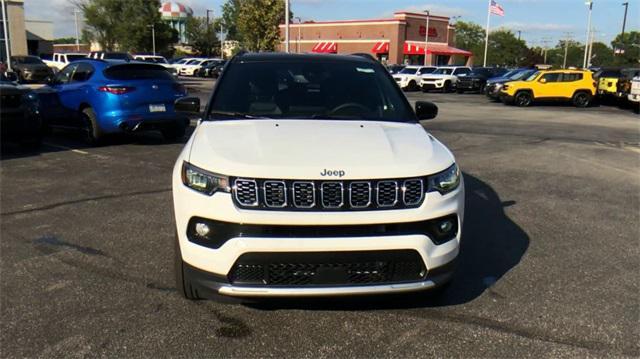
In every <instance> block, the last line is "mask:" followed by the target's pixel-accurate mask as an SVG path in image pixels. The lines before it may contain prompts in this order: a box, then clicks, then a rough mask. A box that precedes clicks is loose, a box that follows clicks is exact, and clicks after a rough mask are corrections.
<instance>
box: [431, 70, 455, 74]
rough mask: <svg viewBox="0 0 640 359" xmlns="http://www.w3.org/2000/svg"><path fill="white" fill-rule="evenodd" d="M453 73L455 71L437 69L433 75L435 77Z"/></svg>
mask: <svg viewBox="0 0 640 359" xmlns="http://www.w3.org/2000/svg"><path fill="white" fill-rule="evenodd" d="M452 73H453V69H437V70H435V71H434V72H432V74H434V75H451V74H452Z"/></svg>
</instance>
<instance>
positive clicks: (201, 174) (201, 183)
mask: <svg viewBox="0 0 640 359" xmlns="http://www.w3.org/2000/svg"><path fill="white" fill-rule="evenodd" d="M182 183H184V185H185V186H187V187H189V188H191V189H193V190H196V191H198V192H201V193H204V194H206V195H209V196H211V195H213V194H214V193H216V192H227V193H228V192H231V187H229V177H227V176H223V175H219V174H215V173H211V172H207V171H205V170H203V169H201V168H198V167H196V166H194V165H192V164H190V163H188V162H183V163H182Z"/></svg>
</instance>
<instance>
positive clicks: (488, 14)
mask: <svg viewBox="0 0 640 359" xmlns="http://www.w3.org/2000/svg"><path fill="white" fill-rule="evenodd" d="M490 20H491V0H489V5H488V6H487V30H486V33H485V35H484V63H483V65H482V66H483V67H487V50H488V49H489V21H490Z"/></svg>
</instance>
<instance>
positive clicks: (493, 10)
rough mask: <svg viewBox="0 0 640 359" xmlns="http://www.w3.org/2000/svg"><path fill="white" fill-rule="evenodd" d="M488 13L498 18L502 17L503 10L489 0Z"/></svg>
mask: <svg viewBox="0 0 640 359" xmlns="http://www.w3.org/2000/svg"><path fill="white" fill-rule="evenodd" d="M489 11H491V13H492V14H496V15H498V16H504V9H503V8H502V6H500V5H499V4H498V3H497V2H495V1H493V0H491V5H490V6H489Z"/></svg>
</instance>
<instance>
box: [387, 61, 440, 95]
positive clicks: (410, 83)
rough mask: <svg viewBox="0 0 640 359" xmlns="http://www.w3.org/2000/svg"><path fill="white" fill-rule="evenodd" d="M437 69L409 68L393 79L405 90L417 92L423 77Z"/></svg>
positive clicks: (427, 67) (424, 67)
mask: <svg viewBox="0 0 640 359" xmlns="http://www.w3.org/2000/svg"><path fill="white" fill-rule="evenodd" d="M435 69H436V67H433V66H407V67H405V68H404V69H402V70H400V71H399V72H398V73H396V74H394V75H393V79H394V80H395V81H396V82H397V83H398V86H400V88H401V89H403V90H417V89H419V85H420V79H421V78H422V75H425V74H429V73H431V72H433V71H434V70H435Z"/></svg>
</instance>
